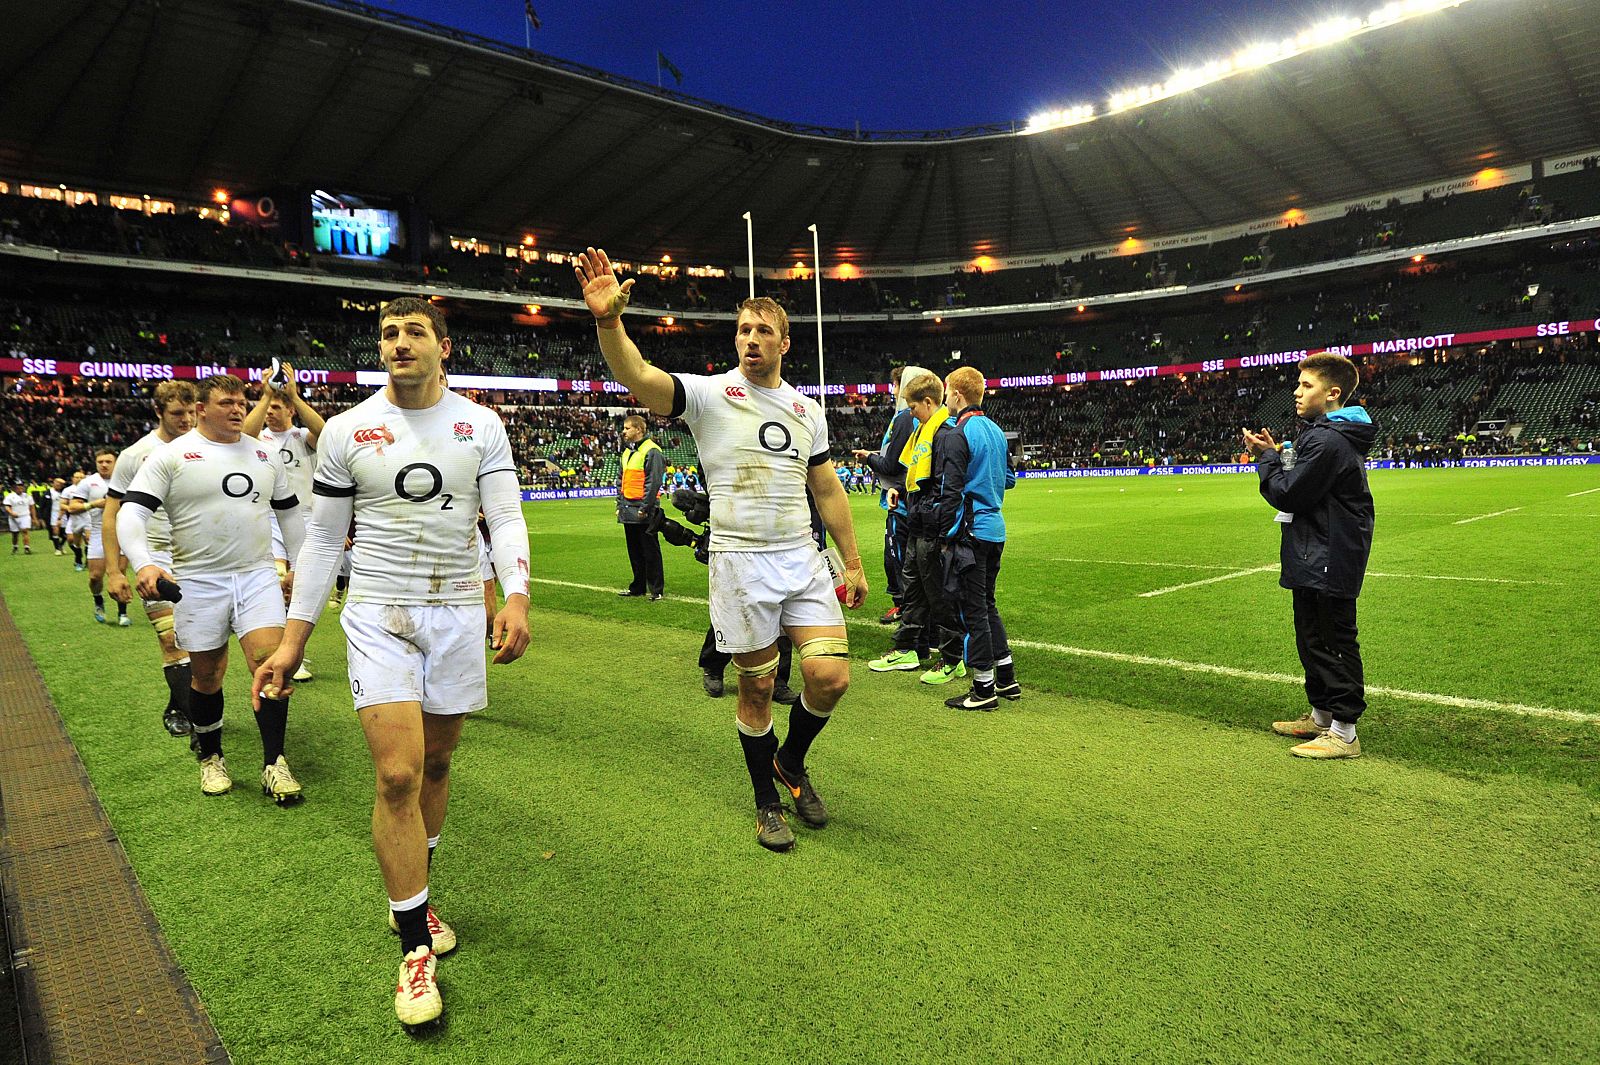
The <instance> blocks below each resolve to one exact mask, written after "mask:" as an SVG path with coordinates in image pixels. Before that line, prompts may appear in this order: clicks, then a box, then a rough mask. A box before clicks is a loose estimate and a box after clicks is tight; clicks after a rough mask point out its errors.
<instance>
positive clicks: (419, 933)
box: [390, 899, 433, 954]
mask: <svg viewBox="0 0 1600 1065" xmlns="http://www.w3.org/2000/svg"><path fill="white" fill-rule="evenodd" d="M390 909H391V910H392V911H393V913H394V923H395V924H397V925H399V926H400V953H401V954H410V953H411V952H412V951H414V950H416V949H417V948H418V947H430V948H431V947H432V946H433V936H431V935H429V934H428V900H427V899H423V900H422V901H421V902H419V903H418V904H417V905H415V906H413V907H411V908H410V909H409V910H396V909H394V908H393V907H392V906H391V907H390Z"/></svg>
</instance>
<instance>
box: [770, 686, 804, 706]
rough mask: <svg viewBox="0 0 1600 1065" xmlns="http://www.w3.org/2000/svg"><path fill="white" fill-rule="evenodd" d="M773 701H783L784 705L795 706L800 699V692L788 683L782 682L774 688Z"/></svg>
mask: <svg viewBox="0 0 1600 1065" xmlns="http://www.w3.org/2000/svg"><path fill="white" fill-rule="evenodd" d="M772 701H773V702H775V703H782V704H783V705H784V706H793V705H794V704H795V703H798V702H799V701H800V693H799V692H797V691H795V690H794V689H793V688H791V687H789V686H788V685H787V684H780V685H778V686H777V687H776V688H773V689H772Z"/></svg>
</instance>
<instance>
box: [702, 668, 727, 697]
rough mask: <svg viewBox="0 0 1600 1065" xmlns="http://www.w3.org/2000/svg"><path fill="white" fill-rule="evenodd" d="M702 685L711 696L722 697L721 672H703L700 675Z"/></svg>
mask: <svg viewBox="0 0 1600 1065" xmlns="http://www.w3.org/2000/svg"><path fill="white" fill-rule="evenodd" d="M700 686H701V687H702V688H704V689H705V690H706V694H707V695H709V696H711V698H713V699H720V698H722V674H721V673H702V674H701V675H700Z"/></svg>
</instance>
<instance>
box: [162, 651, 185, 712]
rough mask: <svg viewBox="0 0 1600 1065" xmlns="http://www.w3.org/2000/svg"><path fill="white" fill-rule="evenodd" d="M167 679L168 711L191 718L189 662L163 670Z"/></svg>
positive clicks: (175, 663) (178, 663)
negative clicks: (174, 711)
mask: <svg viewBox="0 0 1600 1065" xmlns="http://www.w3.org/2000/svg"><path fill="white" fill-rule="evenodd" d="M161 674H162V676H164V677H166V678H167V709H168V710H176V711H178V713H180V714H182V715H183V716H185V717H188V716H189V661H188V659H185V660H183V661H182V662H174V663H172V665H170V666H166V667H164V668H163V669H162V670H161Z"/></svg>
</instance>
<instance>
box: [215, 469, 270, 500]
mask: <svg viewBox="0 0 1600 1065" xmlns="http://www.w3.org/2000/svg"><path fill="white" fill-rule="evenodd" d="M222 494H223V495H225V496H227V497H228V498H229V499H243V498H244V497H245V496H249V497H250V502H252V503H255V502H257V501H258V500H260V499H261V493H260V492H258V491H256V482H255V481H253V480H251V479H250V475H249V474H248V473H240V472H239V471H238V470H235V471H233V472H232V473H230V474H228V475H227V476H226V477H224V478H223V479H222Z"/></svg>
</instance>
